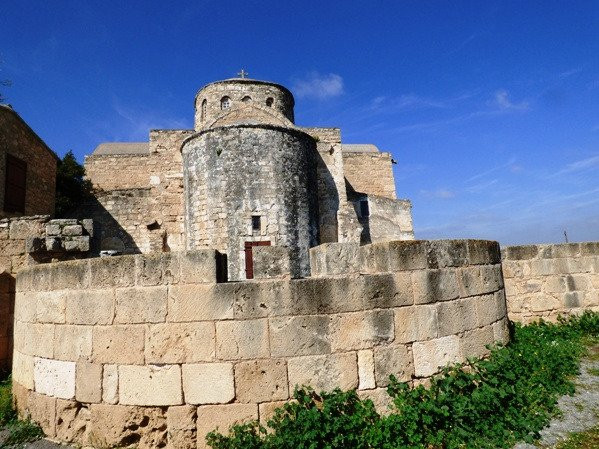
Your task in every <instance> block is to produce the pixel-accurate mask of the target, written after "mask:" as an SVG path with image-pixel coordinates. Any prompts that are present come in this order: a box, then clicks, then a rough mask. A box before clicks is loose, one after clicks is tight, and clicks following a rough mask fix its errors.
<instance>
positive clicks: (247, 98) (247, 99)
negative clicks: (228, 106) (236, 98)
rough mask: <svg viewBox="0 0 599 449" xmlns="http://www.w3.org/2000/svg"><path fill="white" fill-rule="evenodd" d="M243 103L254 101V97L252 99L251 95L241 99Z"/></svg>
mask: <svg viewBox="0 0 599 449" xmlns="http://www.w3.org/2000/svg"><path fill="white" fill-rule="evenodd" d="M241 101H243V102H244V103H249V102H250V101H252V97H250V96H249V95H246V96H245V97H243V98H242V99H241Z"/></svg>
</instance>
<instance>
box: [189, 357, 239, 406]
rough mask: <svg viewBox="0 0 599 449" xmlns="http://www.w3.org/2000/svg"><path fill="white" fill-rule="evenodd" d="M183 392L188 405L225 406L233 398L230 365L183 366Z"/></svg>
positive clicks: (201, 364)
mask: <svg viewBox="0 0 599 449" xmlns="http://www.w3.org/2000/svg"><path fill="white" fill-rule="evenodd" d="M182 368H183V392H184V394H185V401H186V402H187V403H188V404H226V403H227V402H231V401H232V400H233V399H234V398H235V380H234V376H233V365H232V364H231V363H198V364H185V365H183V367H182Z"/></svg>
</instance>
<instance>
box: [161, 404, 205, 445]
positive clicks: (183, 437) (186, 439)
mask: <svg viewBox="0 0 599 449" xmlns="http://www.w3.org/2000/svg"><path fill="white" fill-rule="evenodd" d="M197 414H198V409H197V407H193V406H191V405H174V406H172V407H169V408H168V410H167V411H166V427H167V428H168V446H167V447H169V448H177V449H196V447H197V443H196V434H197V426H196V419H197Z"/></svg>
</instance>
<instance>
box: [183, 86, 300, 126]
mask: <svg viewBox="0 0 599 449" xmlns="http://www.w3.org/2000/svg"><path fill="white" fill-rule="evenodd" d="M225 96H226V97H229V99H230V103H229V104H230V108H229V109H235V108H236V107H238V106H240V105H244V104H254V105H257V106H264V107H267V108H269V109H272V110H273V111H274V112H275V113H278V114H282V115H283V116H284V117H286V118H287V120H289V121H291V122H292V123H293V121H294V120H293V106H294V104H295V101H294V99H293V95H292V94H291V92H290V91H289V90H288V89H287V88H286V87H283V86H281V85H280V84H276V83H269V82H267V81H258V80H252V79H240V78H234V79H229V80H223V81H217V82H215V83H210V84H208V85H206V86H204V87H202V88H201V89H200V90H199V92H198V93H197V95H196V98H195V129H196V130H200V129H201V128H204V127H205V126H206V125H207V124H209V123H211V122H213V121H214V120H215V119H217V118H218V117H220V116H221V115H223V114H226V113H227V112H229V110H228V109H225V110H223V109H222V108H221V100H222V98H223V97H225ZM269 99H272V102H270V101H268V102H267V100H269ZM204 102H205V103H204ZM203 104H205V106H202V105H203Z"/></svg>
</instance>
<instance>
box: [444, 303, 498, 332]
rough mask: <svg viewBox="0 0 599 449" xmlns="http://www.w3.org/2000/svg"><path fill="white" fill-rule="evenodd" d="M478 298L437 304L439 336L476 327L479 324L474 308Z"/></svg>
mask: <svg viewBox="0 0 599 449" xmlns="http://www.w3.org/2000/svg"><path fill="white" fill-rule="evenodd" d="M480 298H481V297H480V296H478V297H473V298H468V299H457V300H455V301H449V302H444V303H440V304H437V319H438V324H439V336H441V337H443V336H446V335H453V334H459V333H461V332H464V331H465V330H468V329H473V328H475V327H477V326H478V324H479V323H478V316H477V314H476V311H477V309H476V308H477V303H478V301H479V300H480ZM493 321H495V320H493ZM488 324H490V323H488Z"/></svg>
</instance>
